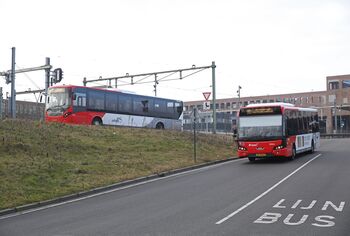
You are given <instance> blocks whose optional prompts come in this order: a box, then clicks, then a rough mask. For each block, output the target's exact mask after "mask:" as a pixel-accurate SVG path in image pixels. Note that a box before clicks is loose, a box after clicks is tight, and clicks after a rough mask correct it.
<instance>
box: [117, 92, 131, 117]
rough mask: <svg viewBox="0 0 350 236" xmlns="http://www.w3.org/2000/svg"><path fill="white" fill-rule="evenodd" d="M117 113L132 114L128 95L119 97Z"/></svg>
mask: <svg viewBox="0 0 350 236" xmlns="http://www.w3.org/2000/svg"><path fill="white" fill-rule="evenodd" d="M118 111H119V112H121V113H126V114H131V113H132V97H131V96H130V95H128V94H120V95H119V104H118Z"/></svg>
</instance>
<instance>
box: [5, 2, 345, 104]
mask: <svg viewBox="0 0 350 236" xmlns="http://www.w3.org/2000/svg"><path fill="white" fill-rule="evenodd" d="M0 10H1V13H0V26H1V34H0V71H5V70H9V69H10V66H11V47H16V51H17V55H16V58H17V60H16V62H17V68H26V67H34V66H40V65H44V63H45V57H50V58H51V64H52V65H53V67H54V68H57V67H61V68H62V69H63V70H64V76H65V78H64V80H63V81H62V84H63V83H64V84H75V85H82V80H83V78H84V77H87V78H88V79H96V78H98V77H99V76H102V77H111V76H122V75H125V74H126V73H129V74H137V73H146V72H156V71H162V70H172V69H180V68H188V67H191V66H192V65H193V64H195V65H196V66H208V65H211V62H212V61H215V62H216V65H217V69H216V72H217V73H216V85H217V98H229V97H237V94H236V90H237V87H238V86H239V85H241V86H242V90H241V96H243V97H244V96H255V95H267V94H281V93H294V92H307V91H319V90H325V89H326V82H325V81H326V76H330V75H341V74H349V73H350V43H349V42H350V1H348V0H232V1H228V0H227V1H224V0H211V1H210V0H74V1H73V0H50V1H47V0H30V1H28V0H0ZM102 84H103V83H102ZM89 85H91V86H92V85H97V84H89ZM210 86H211V70H205V71H203V72H200V73H198V74H196V75H195V76H192V77H188V78H186V79H184V80H181V81H180V80H179V81H174V82H163V83H160V84H159V85H158V96H160V97H169V98H176V99H181V100H184V101H189V100H199V99H203V95H202V92H206V91H211V87H210ZM0 87H3V88H4V90H5V92H6V91H9V90H10V86H9V85H6V84H5V80H4V79H3V78H2V77H1V78H0ZM16 87H17V88H16V90H17V91H23V90H27V89H28V88H31V89H40V88H44V72H36V73H27V74H21V75H17V80H16ZM120 88H121V89H124V90H129V91H135V92H137V93H141V94H146V95H153V85H152V84H148V85H147V84H146V85H134V86H123V87H120ZM17 99H18V100H25V99H34V96H33V95H30V96H29V97H28V96H23V95H21V96H20V95H19V96H17Z"/></svg>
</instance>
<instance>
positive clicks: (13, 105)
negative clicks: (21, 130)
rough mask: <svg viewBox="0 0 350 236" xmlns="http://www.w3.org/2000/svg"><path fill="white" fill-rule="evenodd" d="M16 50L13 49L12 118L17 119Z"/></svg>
mask: <svg viewBox="0 0 350 236" xmlns="http://www.w3.org/2000/svg"><path fill="white" fill-rule="evenodd" d="M15 67H16V48H15V47H13V48H12V63H11V74H10V75H11V117H12V118H13V119H15V118H16V88H15V85H16V84H15V78H16V75H15V73H16V68H15Z"/></svg>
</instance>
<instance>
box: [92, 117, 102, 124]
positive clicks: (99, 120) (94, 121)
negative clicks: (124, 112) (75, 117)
mask: <svg viewBox="0 0 350 236" xmlns="http://www.w3.org/2000/svg"><path fill="white" fill-rule="evenodd" d="M91 124H92V125H103V123H102V120H101V118H100V117H95V118H94V119H93V120H92V123H91Z"/></svg>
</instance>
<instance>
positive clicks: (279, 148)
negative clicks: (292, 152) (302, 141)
mask: <svg viewBox="0 0 350 236" xmlns="http://www.w3.org/2000/svg"><path fill="white" fill-rule="evenodd" d="M282 148H284V146H283V145H278V146H276V147H274V148H273V150H281V149H282Z"/></svg>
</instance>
